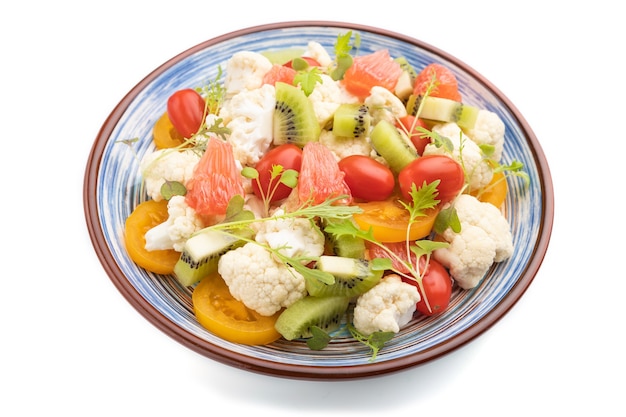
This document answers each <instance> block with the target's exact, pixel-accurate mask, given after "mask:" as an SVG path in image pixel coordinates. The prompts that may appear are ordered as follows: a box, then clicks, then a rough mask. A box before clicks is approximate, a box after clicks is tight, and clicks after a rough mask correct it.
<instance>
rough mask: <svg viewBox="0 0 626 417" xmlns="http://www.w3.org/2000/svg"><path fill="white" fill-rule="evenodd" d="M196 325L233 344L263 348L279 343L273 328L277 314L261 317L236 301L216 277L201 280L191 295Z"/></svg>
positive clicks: (278, 336)
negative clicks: (276, 341)
mask: <svg viewBox="0 0 626 417" xmlns="http://www.w3.org/2000/svg"><path fill="white" fill-rule="evenodd" d="M191 301H192V303H193V310H194V313H195V315H196V319H197V320H198V322H199V323H200V324H201V325H202V326H203V327H204V328H205V329H207V330H208V331H210V332H211V333H213V334H215V335H216V336H219V337H221V338H222V339H224V340H228V341H230V342H234V343H242V344H245V345H266V344H268V343H272V342H273V341H275V340H277V339H279V338H280V337H281V336H280V333H278V331H277V330H276V329H275V328H274V324H275V323H276V320H277V319H278V316H279V315H280V312H278V313H276V314H274V315H273V316H269V317H267V316H262V315H260V314H259V313H257V312H256V311H254V310H251V309H249V308H248V307H246V306H245V305H244V304H243V303H242V302H240V301H238V300H236V299H235V298H234V297H233V296H232V295H231V294H230V291H229V290H228V286H227V285H226V283H225V282H224V280H223V279H222V277H221V276H220V275H219V274H211V275H209V276H207V277H206V278H204V279H203V280H202V281H200V283H199V284H198V285H197V286H196V288H195V289H194V290H193V293H192V295H191Z"/></svg>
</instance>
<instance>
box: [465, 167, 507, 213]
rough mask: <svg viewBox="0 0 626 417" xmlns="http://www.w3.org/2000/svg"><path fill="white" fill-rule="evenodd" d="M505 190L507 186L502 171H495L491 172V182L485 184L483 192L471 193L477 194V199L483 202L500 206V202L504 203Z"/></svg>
mask: <svg viewBox="0 0 626 417" xmlns="http://www.w3.org/2000/svg"><path fill="white" fill-rule="evenodd" d="M507 192H508V186H507V184H506V179H505V177H504V173H502V172H496V173H495V174H493V178H492V179H491V182H490V183H489V184H488V185H486V186H485V191H484V192H481V193H480V194H477V193H472V194H474V195H478V199H479V200H480V201H482V202H485V203H491V204H493V205H494V206H496V207H498V208H500V207H502V204H504V200H505V199H506V194H507Z"/></svg>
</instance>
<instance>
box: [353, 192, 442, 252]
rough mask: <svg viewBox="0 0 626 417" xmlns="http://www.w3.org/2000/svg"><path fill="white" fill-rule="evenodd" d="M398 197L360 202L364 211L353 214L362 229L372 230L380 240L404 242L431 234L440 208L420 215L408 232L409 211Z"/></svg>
mask: <svg viewBox="0 0 626 417" xmlns="http://www.w3.org/2000/svg"><path fill="white" fill-rule="evenodd" d="M397 200H398V197H394V198H391V199H387V200H383V201H372V202H368V203H360V204H358V206H359V207H360V208H361V209H362V210H363V212H362V213H357V214H354V215H353V218H354V221H355V222H356V224H357V225H358V226H359V228H360V229H362V230H366V231H367V230H370V229H371V230H372V233H373V235H374V238H375V239H376V240H378V241H380V242H404V241H405V240H407V238H408V240H417V239H421V238H423V237H426V236H428V235H429V234H430V231H431V230H432V228H433V224H434V223H435V218H436V217H437V213H438V212H439V210H438V209H431V210H428V211H427V215H426V216H423V217H419V218H418V219H417V221H415V222H414V223H413V224H412V225H411V227H410V229H409V232H408V236H407V228H408V225H409V212H408V210H407V209H406V208H404V207H403V206H402V205H401V204H400V203H399V202H398V201H397Z"/></svg>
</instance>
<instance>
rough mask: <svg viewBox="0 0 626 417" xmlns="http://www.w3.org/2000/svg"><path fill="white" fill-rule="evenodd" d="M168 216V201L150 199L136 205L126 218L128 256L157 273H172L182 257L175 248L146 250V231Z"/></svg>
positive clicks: (125, 233)
mask: <svg viewBox="0 0 626 417" xmlns="http://www.w3.org/2000/svg"><path fill="white" fill-rule="evenodd" d="M167 217H168V213H167V201H165V200H163V201H159V202H157V201H154V200H148V201H145V202H143V203H141V204H139V205H138V206H137V207H135V209H134V210H133V212H132V213H131V214H130V216H128V218H127V219H126V224H125V229H124V242H125V244H126V251H127V252H128V256H130V259H132V260H133V261H134V262H135V263H136V264H137V265H139V266H140V267H142V268H144V269H146V270H148V271H151V272H154V273H155V274H171V273H172V272H174V265H175V264H176V262H177V261H178V259H179V258H180V253H178V252H176V251H175V250H154V251H149V250H146V238H145V235H146V232H147V231H148V230H150V229H152V228H153V227H155V226H157V225H159V224H161V223H163V222H164V221H166V220H167Z"/></svg>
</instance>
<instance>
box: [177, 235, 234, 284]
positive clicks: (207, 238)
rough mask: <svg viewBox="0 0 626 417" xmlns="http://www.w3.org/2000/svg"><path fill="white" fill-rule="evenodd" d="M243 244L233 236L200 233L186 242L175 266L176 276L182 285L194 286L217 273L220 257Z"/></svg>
mask: <svg viewBox="0 0 626 417" xmlns="http://www.w3.org/2000/svg"><path fill="white" fill-rule="evenodd" d="M241 244H242V241H241V240H240V239H237V237H235V236H233V235H227V234H224V233H219V232H215V231H212V230H207V231H204V232H200V233H198V234H196V235H194V236H192V237H190V238H189V239H187V241H186V242H185V246H184V248H183V251H182V253H181V255H180V259H179V260H178V262H176V264H175V265H174V275H176V279H178V281H179V282H180V283H181V284H182V285H184V286H186V287H187V286H191V285H194V284H195V283H197V282H199V281H200V280H202V279H203V278H204V277H206V276H208V275H210V274H212V273H214V272H216V271H217V264H218V262H219V259H220V257H221V256H222V255H223V254H224V253H226V252H228V251H229V250H231V249H234V248H236V247H237V246H240V245H241Z"/></svg>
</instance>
